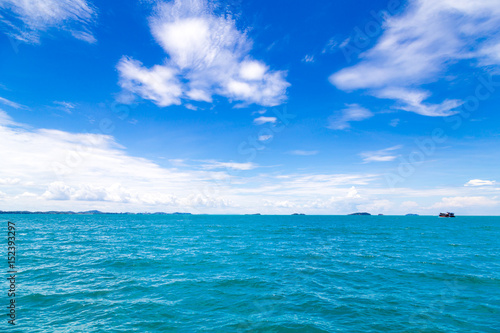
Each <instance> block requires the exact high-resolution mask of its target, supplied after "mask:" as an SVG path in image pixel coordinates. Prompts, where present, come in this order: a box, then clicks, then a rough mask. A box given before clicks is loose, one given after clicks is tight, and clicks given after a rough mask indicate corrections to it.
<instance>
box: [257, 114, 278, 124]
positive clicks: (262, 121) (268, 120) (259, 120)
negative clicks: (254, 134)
mask: <svg viewBox="0 0 500 333" xmlns="http://www.w3.org/2000/svg"><path fill="white" fill-rule="evenodd" d="M276 120H277V118H276V117H264V116H262V117H258V118H255V119H254V120H253V123H254V124H256V125H263V124H265V123H271V124H274V123H275V122H276Z"/></svg>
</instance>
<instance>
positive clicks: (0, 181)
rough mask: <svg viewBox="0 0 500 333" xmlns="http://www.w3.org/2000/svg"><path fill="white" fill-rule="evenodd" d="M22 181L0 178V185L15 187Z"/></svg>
mask: <svg viewBox="0 0 500 333" xmlns="http://www.w3.org/2000/svg"><path fill="white" fill-rule="evenodd" d="M20 181H21V179H19V178H3V179H2V178H0V185H14V184H18V183H19V182H20Z"/></svg>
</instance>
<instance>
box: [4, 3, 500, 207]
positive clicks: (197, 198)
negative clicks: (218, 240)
mask: <svg viewBox="0 0 500 333" xmlns="http://www.w3.org/2000/svg"><path fill="white" fill-rule="evenodd" d="M499 105H500V1H499V0H478V1H467V0H442V1H431V0H409V1H402V0H401V1H400V0H384V1H378V0H377V1H374V0H370V1H367V0H355V1H340V0H334V1H330V0H329V1H319V0H318V1H313V2H303V1H295V0H287V1H284V0H275V1H271V2H270V1H263V0H250V1H205V0H175V1H153V0H141V1H125V2H120V3H119V2H116V1H100V0H94V1H90V0H57V1H56V0H44V1H41V0H23V1H13V0H0V210H44V211H47V210H73V211H83V210H90V209H98V210H101V211H108V212H125V211H129V212H158V211H163V212H175V211H182V212H191V213H197V214H200V213H210V214H245V213H262V214H291V213H295V212H298V213H306V214H333V215H334V214H347V213H353V212H357V211H367V212H370V213H372V214H387V215H391V214H406V213H417V214H426V215H437V214H438V213H439V212H444V211H452V212H455V213H456V214H457V215H498V214H500V169H499V166H500V154H499V152H498V151H499V149H498V147H500V145H499V143H500V127H499V126H498V124H499V122H500V114H499V112H498V111H499V109H498V106H499Z"/></svg>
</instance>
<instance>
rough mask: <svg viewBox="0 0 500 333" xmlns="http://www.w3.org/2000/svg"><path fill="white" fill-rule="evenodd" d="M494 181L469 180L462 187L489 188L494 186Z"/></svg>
mask: <svg viewBox="0 0 500 333" xmlns="http://www.w3.org/2000/svg"><path fill="white" fill-rule="evenodd" d="M495 183H496V182H495V181H494V180H481V179H471V180H469V181H468V182H467V183H465V185H464V186H490V185H495Z"/></svg>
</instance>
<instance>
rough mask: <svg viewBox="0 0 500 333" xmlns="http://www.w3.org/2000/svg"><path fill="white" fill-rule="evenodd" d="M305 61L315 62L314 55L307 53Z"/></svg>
mask: <svg viewBox="0 0 500 333" xmlns="http://www.w3.org/2000/svg"><path fill="white" fill-rule="evenodd" d="M302 61H303V62H314V56H313V55H309V54H306V55H305V57H304V59H302Z"/></svg>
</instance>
